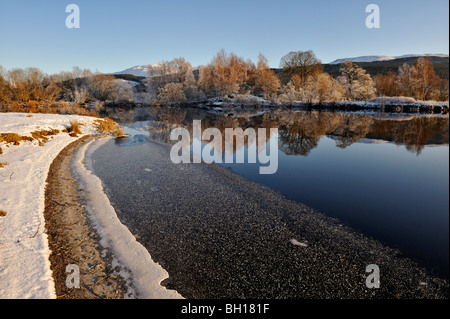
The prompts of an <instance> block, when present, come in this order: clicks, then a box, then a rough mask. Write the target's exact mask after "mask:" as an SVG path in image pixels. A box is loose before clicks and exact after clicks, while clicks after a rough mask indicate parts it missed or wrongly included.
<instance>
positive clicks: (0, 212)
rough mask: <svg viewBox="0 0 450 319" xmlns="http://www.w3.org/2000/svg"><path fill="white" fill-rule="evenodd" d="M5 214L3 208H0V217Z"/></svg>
mask: <svg viewBox="0 0 450 319" xmlns="http://www.w3.org/2000/svg"><path fill="white" fill-rule="evenodd" d="M5 216H6V212H5V211H4V210H1V209H0V217H5Z"/></svg>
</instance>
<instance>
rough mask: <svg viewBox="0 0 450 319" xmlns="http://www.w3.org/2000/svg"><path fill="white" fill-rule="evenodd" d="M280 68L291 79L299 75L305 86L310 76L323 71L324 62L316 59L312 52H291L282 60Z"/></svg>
mask: <svg viewBox="0 0 450 319" xmlns="http://www.w3.org/2000/svg"><path fill="white" fill-rule="evenodd" d="M280 67H281V68H282V69H283V73H285V74H286V75H288V76H289V78H292V76H293V75H298V76H299V77H300V82H301V84H304V83H305V81H306V79H307V78H308V77H309V76H310V75H313V74H315V73H317V72H321V71H322V70H323V67H322V62H321V61H320V60H319V59H318V58H316V55H315V54H314V52H313V51H311V50H309V51H297V52H293V51H292V52H289V53H288V54H286V55H285V56H283V57H282V58H281V61H280Z"/></svg>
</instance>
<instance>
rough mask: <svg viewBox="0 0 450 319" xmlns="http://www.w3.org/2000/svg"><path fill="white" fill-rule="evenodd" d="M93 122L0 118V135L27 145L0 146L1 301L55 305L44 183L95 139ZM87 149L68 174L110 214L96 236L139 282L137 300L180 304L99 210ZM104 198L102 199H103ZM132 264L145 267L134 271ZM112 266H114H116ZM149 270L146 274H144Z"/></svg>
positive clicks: (159, 273)
mask: <svg viewBox="0 0 450 319" xmlns="http://www.w3.org/2000/svg"><path fill="white" fill-rule="evenodd" d="M98 120H99V119H98V118H95V117H87V116H79V115H58V114H32V115H31V116H30V114H26V113H0V133H16V134H18V135H20V136H25V137H30V140H22V141H20V143H19V144H18V145H13V143H6V141H3V142H1V143H0V147H2V153H1V155H0V163H3V164H4V166H3V167H2V168H0V181H1V183H0V210H1V211H3V212H4V215H3V214H2V216H1V217H0V299H54V298H56V297H57V295H56V290H55V280H54V278H53V273H52V270H51V264H50V261H49V256H50V254H51V251H50V248H49V238H48V235H47V233H46V219H45V217H44V211H45V198H46V197H45V191H46V187H47V177H48V174H49V170H50V167H51V165H52V163H53V161H54V159H55V158H56V157H57V156H58V155H59V154H60V153H61V152H62V151H63V150H64V149H65V148H66V147H67V146H68V145H69V144H71V143H72V142H74V141H77V140H79V139H81V138H82V137H85V136H87V135H99V132H98V130H97V127H96V123H95V122H96V121H98ZM71 122H77V123H79V124H80V129H81V134H79V135H78V136H76V137H73V136H70V135H69V134H68V133H67V129H68V128H69V127H70V125H71V124H70V123H71ZM50 129H52V130H55V131H56V132H58V133H57V134H55V135H52V136H49V137H48V140H46V141H45V142H44V143H40V141H39V140H33V139H32V138H31V137H32V134H31V132H35V131H36V130H50ZM40 144H41V146H39V145H40ZM89 146H90V143H87V144H85V145H82V146H81V147H80V149H79V150H78V151H77V152H76V154H75V155H74V158H75V160H74V161H73V163H74V166H73V170H74V171H76V172H77V173H78V174H79V176H80V178H81V179H82V180H83V182H84V186H85V188H86V189H87V190H89V192H88V193H90V194H95V196H96V197H95V198H96V200H95V203H97V204H99V205H100V206H98V207H102V208H103V212H104V211H105V209H108V208H109V211H108V212H109V213H110V215H109V216H108V217H106V219H101V218H99V217H98V215H96V216H97V219H96V221H97V225H98V226H99V228H98V229H97V230H98V232H99V233H100V234H102V235H106V233H108V232H109V234H108V236H109V237H108V239H106V237H103V239H102V240H103V241H104V244H105V245H106V246H112V248H113V251H114V252H115V253H116V252H119V254H118V255H117V257H118V259H120V262H121V263H122V265H123V266H125V268H126V269H128V270H129V271H130V273H129V274H128V275H129V276H133V279H138V280H137V283H136V284H135V283H133V288H136V290H137V292H136V293H137V295H138V296H139V297H144V298H181V296H180V295H178V294H177V293H176V292H175V291H170V290H167V289H166V288H164V287H163V286H160V285H159V284H160V282H161V281H162V280H163V279H165V278H167V276H168V275H167V273H166V272H165V271H164V270H163V269H162V268H161V267H160V266H159V265H157V264H155V263H153V261H152V260H151V257H150V255H149V253H148V252H147V251H146V250H145V249H144V248H143V247H140V248H139V247H137V246H139V244H137V242H136V239H135V238H134V237H133V235H132V234H131V233H129V232H128V230H127V229H126V227H125V226H123V225H122V224H121V223H120V221H118V219H117V217H114V216H115V212H114V209H113V208H112V206H111V205H109V206H107V205H104V204H105V202H104V201H99V198H102V199H103V200H105V198H103V197H101V194H104V193H103V192H102V188H101V181H100V180H99V179H98V178H96V176H95V175H92V174H91V173H90V171H88V170H87V169H86V168H85V167H84V164H83V163H82V161H83V160H84V156H85V154H86V153H89V151H88V147H89ZM90 183H93V184H90ZM97 188H98V189H97ZM103 196H104V197H106V195H103ZM90 198H91V199H92V197H90ZM69 200H70V199H69ZM106 200H107V198H106ZM108 202H109V201H108ZM95 203H93V204H95ZM98 207H97V206H95V207H90V208H89V207H87V208H88V210H90V211H92V212H93V213H96V212H97V211H99V208H98ZM114 218H115V219H114ZM118 229H120V232H118ZM127 232H128V233H127ZM119 234H120V235H119ZM111 236H112V237H111ZM111 238H112V239H113V240H111ZM114 239H115V240H116V241H114ZM136 244H137V245H136ZM130 247H132V248H130ZM127 257H128V259H127ZM122 258H124V260H125V262H123V260H122ZM136 258H139V259H143V260H145V261H146V262H145V263H138V264H139V265H133V261H135V260H136ZM115 262H116V263H117V262H118V261H117V260H115ZM152 263H153V264H152ZM149 265H150V266H151V267H150V268H148V267H149ZM64 266H67V265H64ZM146 267H147V270H146V269H145V268H146ZM148 269H150V270H148ZM139 284H140V286H139Z"/></svg>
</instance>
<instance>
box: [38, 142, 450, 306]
mask: <svg viewBox="0 0 450 319" xmlns="http://www.w3.org/2000/svg"><path fill="white" fill-rule="evenodd" d="M91 140H92V137H83V138H81V139H80V140H77V141H75V142H73V143H72V144H70V145H69V146H67V147H66V148H65V149H64V150H63V151H62V152H61V153H60V154H59V155H58V156H57V157H56V158H55V160H54V161H53V163H52V165H51V168H50V170H49V176H48V180H47V182H48V186H47V188H46V209H45V220H46V228H47V234H48V237H49V244H50V249H51V251H52V253H51V255H50V261H51V265H52V267H51V268H52V271H53V277H54V279H55V285H56V292H57V297H58V298H61V299H62V298H67V299H72V298H73V299H92V298H123V297H127V296H126V293H127V288H126V283H125V281H124V279H123V278H121V276H120V275H119V271H120V270H119V269H117V268H113V267H112V266H111V265H112V263H111V261H112V259H113V258H112V255H111V252H108V253H105V247H103V246H102V245H100V240H101V238H100V236H99V235H98V233H97V232H96V231H95V227H94V226H93V225H92V221H90V220H89V218H88V215H87V214H88V211H87V209H86V208H85V207H83V202H84V199H83V196H82V194H81V193H80V189H79V187H78V186H77V185H78V184H77V182H76V181H75V180H74V178H73V177H72V175H71V168H70V167H71V162H72V157H73V155H74V154H75V152H76V151H77V150H78V149H79V148H80V147H81V146H83V145H85V143H88V142H89V141H91ZM160 147H163V148H165V147H164V146H163V145H160ZM207 167H209V168H210V169H208V170H207V171H209V173H208V174H213V175H214V176H215V178H218V180H220V181H224V182H226V183H231V184H232V185H234V186H235V187H239V188H240V187H243V186H245V187H246V188H248V187H249V188H248V189H250V190H251V192H250V193H251V194H253V195H254V196H256V197H258V198H259V199H261V198H264V197H266V196H270V198H271V200H270V202H273V203H271V204H269V203H268V204H269V205H273V204H274V205H275V206H278V205H282V206H284V207H283V208H284V209H287V210H288V211H287V212H285V213H284V217H283V219H286V218H287V219H288V220H290V222H293V223H294V224H293V225H294V226H300V225H303V226H301V227H302V228H305V227H306V228H305V229H304V230H305V231H306V233H304V234H303V235H304V236H306V237H310V238H309V242H310V243H313V242H314V241H315V240H318V241H323V242H322V243H321V244H319V246H321V247H317V248H318V249H319V250H318V251H316V252H314V251H312V252H311V253H312V255H310V254H309V253H308V252H307V250H310V249H312V248H313V246H314V245H312V246H310V247H308V248H307V249H306V250H305V249H304V248H299V249H300V250H305V251H304V252H301V254H302V255H303V258H306V260H308V259H309V258H308V255H310V257H314V258H318V261H320V263H321V264H322V261H323V260H322V259H324V260H325V262H326V261H327V260H328V262H329V261H331V259H329V258H330V257H332V258H333V259H334V260H335V261H336V258H337V259H338V260H342V262H344V263H345V262H348V261H351V264H352V263H353V262H356V263H358V264H360V263H361V262H362V260H358V261H352V260H351V256H347V254H351V255H354V254H356V256H358V254H361V247H365V248H369V247H371V248H379V249H380V250H379V251H377V252H370V254H371V255H373V254H375V255H376V256H375V255H373V256H372V257H374V259H378V261H380V262H381V266H385V267H388V268H389V271H388V272H389V274H387V275H388V277H389V278H386V277H384V278H383V280H384V281H382V283H383V282H384V283H386V280H389V288H390V289H393V290H392V291H386V290H385V289H381V290H380V292H379V294H376V293H374V291H373V292H372V293H370V292H369V291H367V290H366V291H365V292H364V291H362V290H361V289H358V290H359V293H357V294H355V295H354V294H350V295H353V297H355V296H357V295H359V294H360V293H362V294H361V295H359V297H358V298H379V297H381V298H385V297H388V298H392V297H394V296H395V295H397V298H402V297H403V298H404V297H407V298H448V291H447V293H445V292H444V291H446V288H445V286H447V287H448V284H447V283H446V282H445V281H443V282H442V281H441V280H439V279H437V278H432V277H428V276H427V275H425V274H424V273H423V272H422V270H419V269H415V265H414V263H410V261H408V260H405V259H403V258H398V257H396V256H395V255H396V252H394V251H392V250H391V249H389V248H387V247H383V246H379V244H378V243H376V241H373V240H371V239H368V238H365V236H362V235H360V234H358V233H355V232H354V231H352V230H350V229H347V227H341V225H338V224H337V223H336V221H335V220H333V219H331V218H328V217H326V216H323V215H322V214H320V213H319V214H318V213H317V212H315V211H314V210H312V209H310V208H308V207H306V206H304V205H302V204H298V203H293V202H291V201H288V200H286V199H284V198H282V196H278V195H277V194H275V192H272V191H270V190H269V189H267V188H266V187H264V186H262V185H259V184H256V183H253V182H250V181H247V180H245V179H243V178H241V177H239V176H237V175H236V174H234V173H232V172H228V171H227V170H225V169H222V168H218V167H214V166H207ZM253 195H252V196H253ZM289 208H291V209H289ZM272 209H273V208H272ZM298 209H300V210H301V211H303V212H304V213H301V214H300V215H298V213H297V212H299V211H300V210H298ZM270 211H271V209H269V212H270ZM272 212H273V213H276V211H275V210H273V211H272ZM305 213H306V214H305ZM258 214H259V213H258ZM264 216H265V217H267V216H268V215H267V214H266V213H263V214H262V215H261V217H264ZM191 222H192V220H191ZM267 223H269V224H267ZM270 223H271V222H270V221H267V222H266V221H264V224H263V225H267V226H269V228H272V226H270ZM160 226H161V225H159V226H157V227H160ZM173 226H176V230H179V231H181V229H183V225H181V224H180V225H178V222H177V224H176V225H173ZM178 226H180V227H178ZM184 226H189V225H184ZM336 226H339V227H336ZM127 227H128V228H129V229H130V231H131V232H132V233H135V232H134V231H135V230H133V228H132V227H131V228H130V227H129V226H128V225H127ZM163 227H164V225H163ZM275 227H277V228H278V227H279V226H275ZM311 227H312V228H311ZM273 230H276V229H273ZM292 231H293V232H295V233H296V232H297V231H294V230H292ZM289 232H290V231H289ZM275 233H278V230H276V231H275ZM280 234H282V233H280ZM138 235H141V234H139V233H138ZM275 235H276V234H272V235H270V236H271V238H272V239H274V238H276V237H274V236H275ZM286 235H287V234H284V235H282V237H286ZM323 236H324V238H320V237H323ZM158 237H159V236H158ZM183 237H184V235H183ZM184 238H187V237H184ZM289 238H291V241H290V245H292V246H290V247H291V248H288V247H286V248H287V249H288V251H290V252H291V253H293V254H297V252H295V248H294V247H296V246H298V247H306V246H302V243H300V242H298V241H296V240H292V238H294V239H295V237H289ZM289 238H288V237H286V239H289ZM297 238H298V237H297ZM138 240H139V237H138ZM331 240H333V241H334V240H337V243H336V244H335V243H333V242H331ZM139 241H140V242H142V241H141V240H139ZM168 244H170V240H169V243H168ZM323 245H325V246H323ZM308 246H309V244H308ZM146 248H147V246H146ZM175 248H176V247H172V248H171V249H168V250H166V253H168V254H169V255H168V256H167V258H164V257H163V259H164V260H161V257H162V255H161V253H162V252H163V251H164V247H160V249H163V250H162V251H158V252H157V253H156V255H155V256H156V261H158V260H159V261H163V262H164V263H166V262H168V263H170V260H171V259H174V258H175V259H177V257H176V256H177V255H178V254H180V253H181V254H183V252H182V251H181V252H176V251H175ZM240 248H241V249H242V247H240ZM279 248H282V250H284V249H285V248H284V247H281V246H280V247H279ZM279 248H278V249H279ZM292 249H294V250H292ZM336 249H338V250H336ZM147 250H149V251H150V252H151V253H152V256H153V253H154V252H153V251H152V249H148V248H147ZM314 250H316V247H314ZM106 251H108V249H106ZM321 255H323V256H321ZM280 256H282V255H280ZM322 257H323V258H322ZM257 259H259V258H257ZM362 259H366V258H362ZM370 259H372V258H370ZM382 260H383V261H382ZM159 261H158V262H159ZM67 264H76V265H78V266H80V274H81V288H80V289H68V288H67V287H66V286H65V280H66V277H67V273H66V272H65V267H66V266H67ZM308 264H309V266H311V265H312V264H311V260H310V261H308ZM322 265H323V266H325V267H322V266H320V268H321V269H328V270H329V272H328V274H327V273H318V269H313V268H309V266H308V267H307V268H305V267H304V266H301V265H300V264H299V265H297V266H301V268H299V270H301V273H303V274H305V273H310V272H311V273H310V274H309V275H308V276H310V277H311V278H309V279H308V280H307V281H311V280H312V281H314V280H319V279H320V278H321V277H323V276H325V278H326V277H327V276H329V275H330V276H335V275H337V276H338V277H339V276H340V275H339V274H338V272H339V267H336V266H333V265H331V264H322ZM166 266H170V267H166ZM294 266H295V265H292V267H294ZM410 267H413V268H410ZM164 268H165V269H167V270H168V271H169V274H170V272H172V271H174V270H175V271H176V267H175V268H174V267H173V265H168V264H166V265H165V267H164ZM308 269H309V270H308ZM178 270H182V269H178ZM398 270H400V272H401V273H398V272H397V271H398ZM184 271H188V272H187V273H186V272H184ZM184 271H183V273H184V275H182V277H184V276H187V277H186V279H188V278H191V279H194V277H192V276H195V273H196V272H195V271H194V272H192V270H189V269H186V268H185V269H184ZM203 271H205V270H202V272H203ZM411 271H412V273H410V272H411ZM408 273H409V274H410V275H414V276H413V277H415V278H408V277H409V276H408ZM204 274H205V273H204ZM170 275H171V277H170V279H169V286H171V287H173V288H175V289H176V288H180V287H177V286H178V285H177V284H176V282H175V281H176V280H177V278H176V277H178V278H180V275H181V273H178V271H177V273H175V274H174V275H175V276H174V277H172V274H170ZM236 275H237V274H236ZM362 275H363V273H362V274H361V273H360V274H359V275H358V277H359V278H360V279H357V280H358V281H359V282H360V284H363V283H362V282H361V280H362V279H363V278H362ZM383 275H384V274H383ZM350 276H353V275H351V274H350ZM416 276H417V277H416ZM420 278H421V279H424V280H426V281H427V282H428V284H427V288H426V289H423V288H425V287H423V288H419V287H418V286H417V284H419V282H422V281H421V280H420V281H419V279H420ZM235 279H236V280H237V279H238V278H235ZM280 279H281V278H280ZM355 279H356V278H355ZM197 280H198V278H197ZM261 280H264V278H261ZM352 281H353V279H352V280H351V281H350V282H346V285H350V286H349V288H351V286H352V285H353V284H352V283H351V282H352ZM317 284H318V287H320V286H323V284H324V283H320V282H317ZM358 285H359V284H358ZM306 287H308V286H306ZM306 287H304V288H306ZM384 287H386V286H384ZM384 287H382V288H384ZM323 288H325V287H323ZM354 288H355V287H353V288H352V289H354ZM442 289H444V291H442ZM177 290H178V289H177ZM339 290H340V292H338V291H336V292H337V295H336V296H335V297H339V296H340V297H341V298H348V297H349V296H350V295H349V294H348V292H347V293H346V292H345V290H341V289H339ZM305 292H306V291H305ZM183 294H186V295H187V296H189V297H190V298H197V297H200V298H214V297H213V296H212V295H209V294H202V293H200V294H199V295H197V296H195V295H196V294H192V293H187V291H184V293H183ZM208 295H209V296H208ZM213 295H214V294H213ZM321 295H323V297H324V298H330V296H331V295H330V294H328V293H326V291H323V292H319V291H316V294H312V295H309V293H306V295H304V297H306V298H320V296H321ZM255 296H257V295H255ZM128 297H130V296H128ZM134 297H136V296H134ZM222 297H226V296H222ZM260 297H261V296H258V298H260ZM285 297H286V296H285ZM291 298H299V296H296V297H294V296H292V297H291ZM394 298H395V297H394Z"/></svg>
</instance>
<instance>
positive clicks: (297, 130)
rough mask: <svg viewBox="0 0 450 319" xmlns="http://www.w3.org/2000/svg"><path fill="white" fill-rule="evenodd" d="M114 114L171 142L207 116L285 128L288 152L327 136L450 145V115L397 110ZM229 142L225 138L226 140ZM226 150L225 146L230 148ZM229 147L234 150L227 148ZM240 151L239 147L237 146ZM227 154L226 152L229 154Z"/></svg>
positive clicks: (282, 143)
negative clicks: (139, 123) (173, 136)
mask: <svg viewBox="0 0 450 319" xmlns="http://www.w3.org/2000/svg"><path fill="white" fill-rule="evenodd" d="M107 112H108V114H107V115H108V116H110V117H112V118H113V119H115V120H116V121H119V122H120V123H122V124H132V123H133V122H136V121H143V120H146V121H149V122H148V125H147V126H146V128H147V130H148V132H149V133H150V137H151V138H152V139H155V140H159V141H162V142H165V143H169V142H171V141H170V138H169V137H170V132H171V130H172V129H174V128H176V127H184V128H187V129H188V130H189V131H192V123H193V122H192V121H193V120H202V128H203V129H205V128H207V127H215V128H218V129H219V130H220V131H221V132H222V137H223V138H224V137H225V128H237V127H241V128H243V129H244V130H245V129H246V128H248V127H252V128H255V129H256V131H257V128H266V129H267V130H266V132H267V134H268V136H267V138H270V136H269V130H268V129H269V128H271V127H277V128H278V129H279V149H280V150H281V151H282V152H283V153H285V154H287V155H302V156H308V154H309V153H310V152H311V150H313V149H314V148H316V147H317V145H318V142H319V140H320V139H321V138H322V137H323V136H329V137H331V138H333V139H334V140H335V141H336V146H337V147H340V148H346V147H348V146H350V145H352V144H353V143H356V142H358V141H360V140H361V139H363V138H364V139H375V140H384V141H389V142H392V143H395V144H396V145H400V146H405V147H406V149H407V150H408V151H409V152H411V153H414V154H417V155H420V153H421V151H422V149H423V148H424V147H425V146H426V145H431V144H433V145H436V144H448V142H449V117H448V115H437V116H429V115H398V114H395V115H392V114H382V115H381V116H380V115H379V114H356V113H335V112H319V111H296V110H273V111H267V112H257V111H245V110H233V112H232V113H231V112H228V113H222V112H220V113H219V112H217V111H214V110H202V109H182V108H157V107H152V108H140V109H134V110H128V111H123V110H122V111H121V112H119V111H118V110H117V109H109V110H107ZM222 145H223V147H225V142H224V141H223V143H222ZM224 151H225V150H224ZM227 151H228V149H227ZM233 151H234V152H236V151H237V150H236V149H234V150H233ZM224 154H225V153H224Z"/></svg>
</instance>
